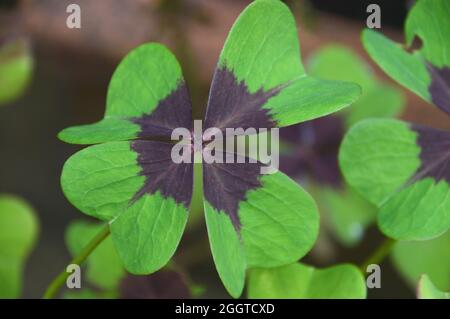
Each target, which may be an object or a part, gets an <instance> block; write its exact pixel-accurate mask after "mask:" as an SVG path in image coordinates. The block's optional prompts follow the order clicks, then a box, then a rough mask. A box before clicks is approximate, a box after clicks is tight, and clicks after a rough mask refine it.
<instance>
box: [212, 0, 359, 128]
mask: <svg viewBox="0 0 450 319" xmlns="http://www.w3.org/2000/svg"><path fill="white" fill-rule="evenodd" d="M218 67H219V68H226V69H227V70H230V71H232V73H233V75H234V76H235V77H236V79H237V81H239V82H244V83H245V85H246V86H247V87H248V90H249V92H250V93H252V94H253V93H256V92H257V91H259V90H261V89H262V90H263V91H266V92H267V91H269V90H272V89H277V90H279V92H278V93H277V94H276V95H275V96H273V97H272V98H270V99H269V100H268V101H267V103H264V104H263V105H262V108H263V109H266V110H268V111H269V114H270V115H271V116H272V117H273V119H274V120H275V121H276V122H277V126H278V127H283V126H288V125H292V124H296V123H299V122H303V121H307V120H311V119H314V118H317V117H321V116H325V115H328V114H331V113H333V112H336V111H338V110H340V109H342V108H344V107H346V106H348V105H349V104H351V103H352V102H354V101H355V100H356V99H357V98H358V97H359V95H360V88H359V86H358V85H355V84H353V83H347V82H340V81H326V80H319V79H315V78H312V77H310V76H308V75H307V74H306V73H305V70H304V67H303V65H302V63H301V57H300V46H299V43H298V34H297V27H296V24H295V20H294V17H293V15H292V13H291V12H290V10H289V8H288V7H287V6H286V5H284V4H283V3H282V2H281V1H278V0H257V1H254V2H253V3H252V4H250V5H249V6H248V7H247V8H246V9H245V10H244V11H243V12H242V13H241V15H240V16H239V18H238V19H237V20H236V22H235V24H234V25H233V28H232V29H231V31H230V33H229V35H228V38H227V40H226V42H225V45H224V48H223V50H222V53H221V55H220V58H219V66H218Z"/></svg>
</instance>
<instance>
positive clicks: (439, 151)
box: [410, 124, 450, 184]
mask: <svg viewBox="0 0 450 319" xmlns="http://www.w3.org/2000/svg"><path fill="white" fill-rule="evenodd" d="M411 129H412V130H413V131H415V132H416V133H417V140H416V143H417V145H418V146H419V147H420V161H421V165H420V167H419V168H418V169H417V172H416V174H415V175H414V177H413V179H412V181H410V183H411V182H414V181H417V180H420V179H423V178H426V177H431V178H433V179H434V180H435V181H436V182H439V181H441V180H445V181H446V182H447V183H448V184H450V132H448V131H443V130H437V129H433V128H430V127H426V126H421V125H417V124H412V125H411Z"/></svg>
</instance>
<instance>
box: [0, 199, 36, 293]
mask: <svg viewBox="0 0 450 319" xmlns="http://www.w3.org/2000/svg"><path fill="white" fill-rule="evenodd" d="M38 228H39V227H38V221H37V219H36V214H35V211H34V209H33V208H32V207H31V206H30V205H29V204H28V203H27V202H26V201H24V200H23V199H21V198H19V197H16V196H13V195H6V194H1V195H0V298H18V297H19V296H20V294H21V292H22V278H23V271H24V267H25V261H26V259H27V257H28V255H29V254H30V251H31V249H32V248H33V246H34V244H35V242H36V239H37V235H38Z"/></svg>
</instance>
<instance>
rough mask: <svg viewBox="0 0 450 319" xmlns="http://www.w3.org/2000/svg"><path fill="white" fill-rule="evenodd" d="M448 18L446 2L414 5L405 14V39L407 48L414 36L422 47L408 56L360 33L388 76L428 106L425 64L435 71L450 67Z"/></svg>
mask: <svg viewBox="0 0 450 319" xmlns="http://www.w3.org/2000/svg"><path fill="white" fill-rule="evenodd" d="M449 14H450V3H449V2H448V1H446V0H421V1H418V2H417V3H416V4H415V5H414V7H413V8H412V9H411V11H410V13H409V14H408V18H407V20H406V25H405V36H406V45H407V46H408V47H409V46H411V45H412V43H413V40H414V37H415V36H417V37H419V38H420V40H421V41H422V43H423V45H422V47H421V48H420V49H419V50H417V51H415V52H413V53H408V52H407V51H405V50H404V48H403V47H402V46H401V45H400V44H397V43H395V42H393V41H391V40H389V39H387V38H386V37H385V36H383V35H381V34H379V33H377V32H375V31H372V30H365V31H364V32H363V36H362V40H363V44H364V47H365V48H366V50H367V52H368V53H369V55H370V56H371V57H372V59H373V60H375V62H376V63H377V64H378V65H379V66H380V67H381V68H382V69H383V70H384V71H385V72H386V73H387V74H388V75H389V76H391V77H392V78H393V79H394V80H396V81H398V82H399V83H400V84H402V85H404V86H405V87H406V88H408V89H410V90H411V91H413V92H414V93H416V94H417V95H419V96H420V97H422V98H423V99H425V100H426V101H429V102H431V100H432V97H431V94H430V92H429V86H430V83H431V75H430V73H429V71H428V70H427V63H430V64H432V65H434V66H435V67H438V68H441V67H444V66H447V67H449V66H450V44H449V41H448V40H447V38H448V34H449V33H450V22H449V21H450V20H449Z"/></svg>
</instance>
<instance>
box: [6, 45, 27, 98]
mask: <svg viewBox="0 0 450 319" xmlns="http://www.w3.org/2000/svg"><path fill="white" fill-rule="evenodd" d="M32 73H33V57H32V55H31V52H30V48H29V44H28V43H27V41H26V40H25V39H17V40H15V41H11V42H8V43H6V44H5V45H4V46H2V47H0V88H2V89H1V90H0V105H3V104H6V103H10V102H13V101H14V100H15V99H17V98H18V97H20V96H21V95H22V94H23V92H24V91H25V89H26V88H27V86H28V83H29V82H30V80H31V76H32Z"/></svg>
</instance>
